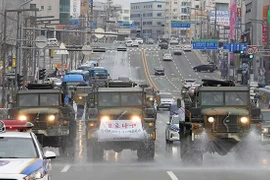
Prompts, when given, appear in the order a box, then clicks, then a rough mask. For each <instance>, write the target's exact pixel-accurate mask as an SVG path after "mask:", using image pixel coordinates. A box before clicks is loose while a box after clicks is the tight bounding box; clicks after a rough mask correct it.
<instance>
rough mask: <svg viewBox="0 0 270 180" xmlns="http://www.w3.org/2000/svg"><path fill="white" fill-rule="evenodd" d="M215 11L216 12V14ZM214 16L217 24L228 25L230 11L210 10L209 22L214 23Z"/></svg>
mask: <svg viewBox="0 0 270 180" xmlns="http://www.w3.org/2000/svg"><path fill="white" fill-rule="evenodd" d="M216 13H217V14H216ZM215 17H217V19H216V21H217V24H218V25H224V26H229V22H230V13H229V11H217V12H215V11H210V22H211V23H212V24H214V23H215Z"/></svg>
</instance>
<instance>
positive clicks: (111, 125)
mask: <svg viewBox="0 0 270 180" xmlns="http://www.w3.org/2000/svg"><path fill="white" fill-rule="evenodd" d="M142 139H144V131H143V128H142V123H141V121H136V122H133V121H131V120H109V121H101V122H100V128H99V131H98V141H99V142H102V141H103V142H104V141H136V140H142Z"/></svg>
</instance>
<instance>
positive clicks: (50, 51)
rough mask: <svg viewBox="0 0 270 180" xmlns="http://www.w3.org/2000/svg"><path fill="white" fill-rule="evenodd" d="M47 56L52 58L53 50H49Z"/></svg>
mask: <svg viewBox="0 0 270 180" xmlns="http://www.w3.org/2000/svg"><path fill="white" fill-rule="evenodd" d="M49 56H50V58H53V57H54V50H53V49H49Z"/></svg>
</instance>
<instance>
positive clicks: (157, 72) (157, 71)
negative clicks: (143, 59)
mask: <svg viewBox="0 0 270 180" xmlns="http://www.w3.org/2000/svg"><path fill="white" fill-rule="evenodd" d="M154 70H155V75H165V69H164V68H163V67H156V68H155V69H154Z"/></svg>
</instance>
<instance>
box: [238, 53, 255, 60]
mask: <svg viewBox="0 0 270 180" xmlns="http://www.w3.org/2000/svg"><path fill="white" fill-rule="evenodd" d="M240 58H242V59H253V58H254V55H253V54H240Z"/></svg>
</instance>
